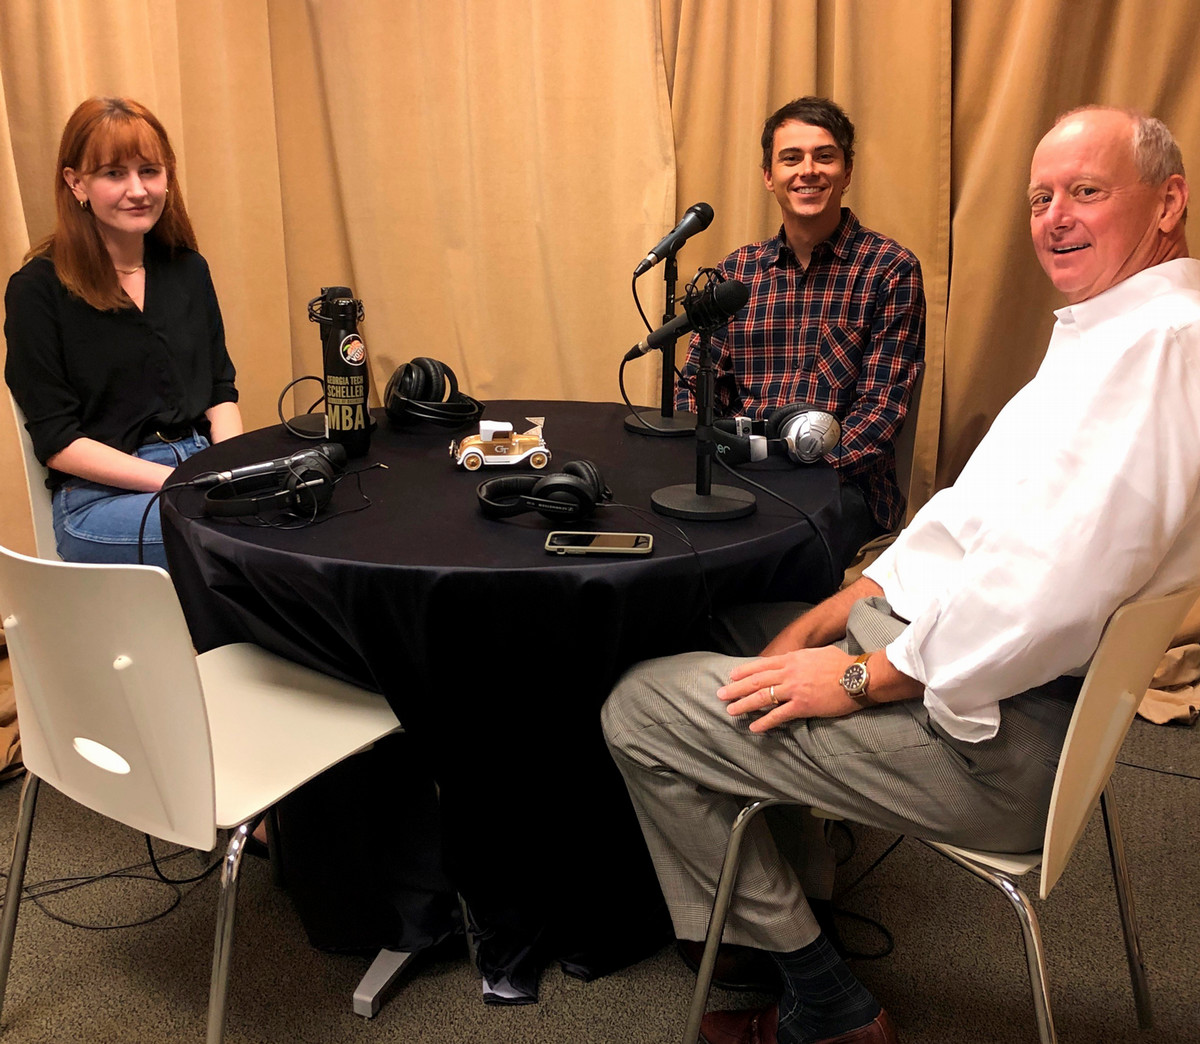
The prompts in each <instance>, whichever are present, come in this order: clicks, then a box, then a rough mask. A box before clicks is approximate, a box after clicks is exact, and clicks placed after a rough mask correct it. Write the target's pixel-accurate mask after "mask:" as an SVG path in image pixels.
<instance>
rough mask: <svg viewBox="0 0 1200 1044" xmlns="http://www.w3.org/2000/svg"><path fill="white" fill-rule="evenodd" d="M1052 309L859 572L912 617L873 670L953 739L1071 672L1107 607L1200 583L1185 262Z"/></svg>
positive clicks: (1193, 334) (1191, 277)
mask: <svg viewBox="0 0 1200 1044" xmlns="http://www.w3.org/2000/svg"><path fill="white" fill-rule="evenodd" d="M1055 314H1056V315H1057V317H1058V321H1057V323H1056V324H1055V326H1054V332H1053V334H1052V336H1051V338H1050V345H1049V347H1048V348H1047V350H1046V357H1045V359H1044V360H1043V362H1042V365H1041V367H1040V368H1039V370H1038V372H1037V374H1036V376H1034V378H1033V379H1032V380H1031V381H1030V382H1029V383H1028V384H1027V385H1026V386H1025V387H1024V388H1022V389H1021V390H1020V391H1019V392H1018V393H1017V394H1016V395H1015V396H1014V397H1013V398H1012V400H1011V401H1010V402H1009V403H1008V405H1007V406H1005V407H1004V409H1003V410H1002V411H1001V412H1000V414H999V416H997V417H996V420H995V422H994V423H993V424H992V427H991V429H990V430H989V431H988V433H987V435H986V436H985V437H984V439H983V441H982V442H981V443H980V444H979V447H978V448H977V449H976V450H975V452H974V453H973V454H972V455H971V459H970V460H969V461H968V462H967V465H966V467H965V468H964V469H963V471H962V474H961V475H959V477H958V480H957V481H956V482H955V483H954V485H953V486H951V487H949V488H948V489H944V490H942V491H941V492H939V493H938V494H936V495H935V496H934V497H933V498H932V499H931V500H930V501H929V503H927V504H926V505H925V506H924V507H923V508H922V509H921V510H920V511H919V512H918V513H917V515H916V516H915V517H914V519H913V521H912V524H911V525H909V526H908V527H907V528H906V529H905V530H904V531H903V532H902V533H901V534H900V535H899V536H898V537H897V539H896V541H895V543H893V544H892V546H891V547H889V548H888V549H887V550H886V551H884V553H883V554H882V555H881V556H880V557H879V558H878V559H877V560H876V561H875V562H874V563H873V564H872V565H871V566H870V567H869V568H868V569H867V570H866V571H865V574H866V575H867V576H869V577H870V578H871V579H872V580H874V581H875V582H876V583H878V584H879V585H880V586H881V587H882V588H883V591H884V594H885V595H886V597H887V599H888V601H889V602H890V603H891V605H892V608H893V609H894V610H895V612H896V613H897V614H898V615H899V616H901V617H903V618H904V619H906V620H908V621H910V623H909V626H908V627H907V628H905V630H904V631H903V633H901V635H900V636H899V637H898V638H897V639H896V640H895V641H894V642H892V643H891V644H890V645H888V646H887V648H886V655H887V657H888V659H889V660H890V661H891V662H892V664H893V665H894V666H895V667H896V668H898V669H899V670H900V671H903V672H904V673H905V674H907V675H909V676H910V677H913V678H916V679H917V680H918V681H920V682H921V683H922V684H923V685H924V686H925V706H926V707H927V708H928V710H929V715H930V717H931V718H932V719H933V720H934V721H935V722H936V723H937V724H938V725H940V726H941V727H942V728H943V729H945V730H946V731H947V732H948V733H950V735H952V736H955V737H957V738H959V739H963V740H970V741H979V740H985V739H990V738H991V737H992V736H994V735H995V734H996V730H997V727H998V726H999V723H1000V706H999V701H1000V700H1002V699H1005V698H1006V697H1008V696H1012V695H1015V694H1016V693H1019V692H1024V691H1025V690H1027V689H1030V688H1033V687H1034V686H1037V685H1041V684H1044V683H1045V682H1047V681H1049V680H1050V679H1052V678H1055V677H1058V676H1059V675H1062V674H1082V673H1084V672H1085V671H1086V669H1087V665H1088V663H1089V661H1090V660H1091V658H1092V656H1093V654H1094V653H1095V651H1096V646H1097V645H1098V644H1099V641H1100V633H1101V631H1102V629H1103V627H1104V624H1105V622H1106V621H1107V619H1108V617H1109V616H1110V615H1111V614H1112V613H1113V611H1114V610H1116V609H1117V607H1118V606H1120V605H1121V604H1122V603H1124V602H1126V601H1129V600H1130V599H1131V598H1134V597H1140V596H1153V595H1158V594H1166V593H1168V592H1170V591H1174V590H1178V589H1179V588H1180V587H1183V586H1185V585H1187V584H1189V583H1192V582H1194V581H1195V580H1196V579H1197V578H1198V577H1200V261H1197V260H1193V259H1191V258H1181V259H1178V260H1175V261H1169V262H1167V263H1165V264H1161V265H1157V266H1155V267H1153V268H1149V269H1146V270H1144V271H1142V272H1139V273H1137V274H1136V275H1133V276H1131V277H1130V278H1128V279H1126V280H1124V281H1123V282H1121V283H1118V284H1117V285H1116V286H1114V287H1112V288H1110V289H1109V290H1106V291H1105V292H1104V293H1102V294H1098V295H1097V296H1096V297H1093V298H1091V299H1089V300H1087V301H1083V302H1081V303H1079V304H1076V305H1071V306H1069V307H1067V308H1063V309H1060V310H1059V311H1058V312H1056V313H1055Z"/></svg>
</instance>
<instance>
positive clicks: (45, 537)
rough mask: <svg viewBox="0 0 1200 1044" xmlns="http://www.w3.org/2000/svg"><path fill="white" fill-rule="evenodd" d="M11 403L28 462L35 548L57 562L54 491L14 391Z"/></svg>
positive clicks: (26, 461)
mask: <svg viewBox="0 0 1200 1044" xmlns="http://www.w3.org/2000/svg"><path fill="white" fill-rule="evenodd" d="M8 401H9V402H10V403H12V412H13V419H14V420H15V421H16V422H17V439H18V440H19V442H20V446H21V456H22V458H23V459H24V461H25V486H26V488H27V489H28V490H29V510H30V513H31V514H32V515H33V543H34V547H36V548H37V555H38V558H49V559H50V560H51V561H53V562H57V561H58V560H59V559H58V542H57V541H56V540H55V539H54V511H53V508H51V506H50V490H48V489H47V488H46V478H47V476H48V475H49V472H48V471H46V468H45V465H43V464H42V462H41V461H40V460H38V459H37V457H36V456H35V454H34V452H33V440H32V439H30V437H29V431H28V429H26V427H25V414H24V413H22V412H21V407H20V406H18V405H17V400H16V399H14V398H13V397H12V392H9V393H8Z"/></svg>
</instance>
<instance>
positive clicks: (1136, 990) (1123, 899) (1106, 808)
mask: <svg viewBox="0 0 1200 1044" xmlns="http://www.w3.org/2000/svg"><path fill="white" fill-rule="evenodd" d="M1100 810H1101V812H1102V813H1103V815H1104V833H1105V835H1106V836H1107V837H1108V858H1109V860H1110V861H1111V862H1112V872H1113V884H1114V885H1115V886H1116V890H1117V907H1118V908H1119V909H1120V911H1121V931H1122V933H1123V934H1124V936H1125V959H1126V960H1127V961H1128V962H1129V981H1130V983H1131V984H1132V985H1133V1003H1134V1005H1135V1006H1136V1008H1137V1020H1138V1028H1139V1029H1144V1030H1145V1029H1150V1028H1151V1027H1152V1026H1153V1025H1154V1013H1153V1011H1152V1010H1151V1008H1150V984H1149V983H1148V981H1147V979H1146V962H1145V960H1144V959H1143V957H1142V947H1141V943H1140V942H1139V940H1138V926H1137V913H1136V912H1135V910H1134V908H1133V889H1132V888H1130V886H1129V869H1128V867H1127V866H1126V863H1125V842H1124V840H1123V839H1122V837H1121V822H1120V818H1119V817H1118V815H1117V796H1116V793H1115V791H1114V790H1113V785H1112V780H1111V779H1110V780H1109V781H1108V783H1107V784H1106V785H1105V787H1104V790H1103V791H1102V792H1101V794H1100Z"/></svg>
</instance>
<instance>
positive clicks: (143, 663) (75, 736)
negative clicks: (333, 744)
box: [0, 547, 216, 851]
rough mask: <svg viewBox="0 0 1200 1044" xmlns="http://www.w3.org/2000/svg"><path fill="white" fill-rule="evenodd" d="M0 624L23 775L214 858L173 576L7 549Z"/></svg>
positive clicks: (188, 658)
mask: <svg viewBox="0 0 1200 1044" xmlns="http://www.w3.org/2000/svg"><path fill="white" fill-rule="evenodd" d="M0 620H3V624H4V634H5V637H6V638H7V640H8V647H9V653H10V654H11V656H12V666H13V688H14V691H15V695H16V700H17V715H18V718H19V720H20V722H21V747H22V756H23V758H24V761H25V765H26V767H27V768H28V769H29V771H31V772H32V773H33V774H34V775H36V776H38V777H39V778H41V779H44V780H46V781H47V782H48V783H50V784H51V785H52V786H54V787H55V788H56V789H58V790H61V791H62V792H63V793H64V794H66V795H67V796H68V797H70V798H72V799H74V800H75V801H78V802H79V803H80V804H83V805H86V806H88V808H91V809H93V810H95V811H96V812H99V813H101V814H102V815H105V816H109V817H110V818H112V819H116V820H119V821H120V822H122V823H125V824H127V825H128V826H130V827H133V828H134V829H135V830H139V831H143V832H145V833H148V834H153V835H155V836H156V837H160V838H163V839H165V840H167V841H174V842H177V843H178V844H182V845H187V846H189V847H191V848H198V849H201V850H205V851H207V850H209V849H211V848H212V847H213V846H214V844H215V843H216V825H215V815H216V810H215V801H216V797H215V790H214V783H213V756H212V742H211V739H210V736H209V728H208V715H207V713H206V712H205V706H204V695H203V690H202V689H201V685H200V678H199V674H198V672H197V670H196V660H195V655H194V653H193V652H192V645H191V640H190V637H189V635H188V630H187V624H186V623H185V622H184V618H183V611H182V609H181V608H180V606H179V600H178V598H177V597H176V594H175V589H174V587H172V586H171V580H170V577H168V576H167V574H166V572H165V571H164V570H162V569H157V568H154V567H152V566H131V565H82V564H79V563H72V562H50V561H47V560H45V559H41V558H29V557H27V556H25V555H19V554H17V553H15V552H13V551H9V550H7V549H6V548H3V547H0Z"/></svg>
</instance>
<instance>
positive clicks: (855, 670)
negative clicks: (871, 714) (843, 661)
mask: <svg viewBox="0 0 1200 1044" xmlns="http://www.w3.org/2000/svg"><path fill="white" fill-rule="evenodd" d="M870 655H871V654H870V653H863V654H862V655H861V656H859V657H857V658H856V659H855V661H854V662H853V663H852V664H850V666H849V667H847V668H846V669H845V671H843V672H842V677H841V683H842V688H843V689H845V690H846V695H847V696H850V697H860V698H862V699H866V698H867V684H868V683H869V682H870V680H871V676H870V674H869V673H868V672H867V657H868V656H870Z"/></svg>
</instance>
